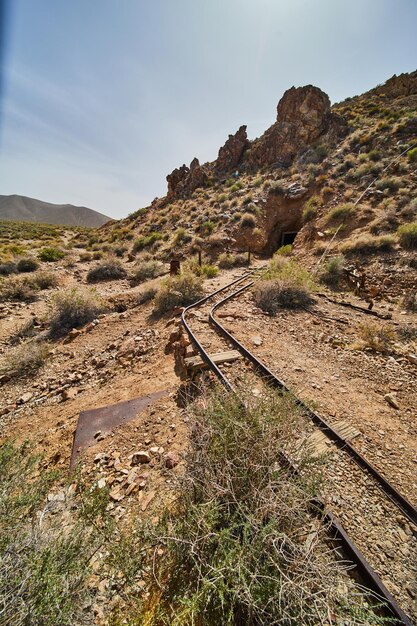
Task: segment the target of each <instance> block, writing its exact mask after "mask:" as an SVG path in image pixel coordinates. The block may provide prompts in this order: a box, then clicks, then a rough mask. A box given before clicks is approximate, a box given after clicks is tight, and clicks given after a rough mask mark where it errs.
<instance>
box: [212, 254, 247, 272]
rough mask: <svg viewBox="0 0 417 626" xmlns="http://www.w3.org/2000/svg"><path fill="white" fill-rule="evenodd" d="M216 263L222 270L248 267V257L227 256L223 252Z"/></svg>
mask: <svg viewBox="0 0 417 626" xmlns="http://www.w3.org/2000/svg"><path fill="white" fill-rule="evenodd" d="M217 262H218V264H219V267H221V268H222V269H230V268H232V267H242V266H245V265H248V257H247V255H246V254H229V253H227V252H223V253H222V254H220V256H219V258H218V261H217Z"/></svg>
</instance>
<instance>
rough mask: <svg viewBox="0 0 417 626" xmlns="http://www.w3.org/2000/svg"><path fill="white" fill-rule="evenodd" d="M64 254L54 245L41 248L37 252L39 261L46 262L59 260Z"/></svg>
mask: <svg viewBox="0 0 417 626" xmlns="http://www.w3.org/2000/svg"><path fill="white" fill-rule="evenodd" d="M64 256H65V252H64V251H63V250H61V249H60V248H55V247H51V248H42V250H39V252H38V258H39V259H40V260H41V261H46V262H48V263H51V262H54V261H60V260H61V259H63V258H64Z"/></svg>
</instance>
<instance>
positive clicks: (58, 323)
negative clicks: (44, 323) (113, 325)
mask: <svg viewBox="0 0 417 626" xmlns="http://www.w3.org/2000/svg"><path fill="white" fill-rule="evenodd" d="M104 310H105V306H104V303H103V302H102V300H101V299H100V298H99V296H98V295H97V293H96V292H95V291H93V290H91V289H89V290H87V289H85V290H79V289H75V288H74V289H69V290H67V291H61V292H59V293H57V294H56V295H55V297H54V301H53V308H52V311H51V314H50V318H49V327H50V333H51V336H53V337H59V336H61V335H65V334H66V333H67V332H68V331H70V330H71V329H72V328H79V327H80V326H84V324H88V322H91V321H92V320H93V319H95V318H96V317H97V315H99V314H100V313H102V312H103V311H104Z"/></svg>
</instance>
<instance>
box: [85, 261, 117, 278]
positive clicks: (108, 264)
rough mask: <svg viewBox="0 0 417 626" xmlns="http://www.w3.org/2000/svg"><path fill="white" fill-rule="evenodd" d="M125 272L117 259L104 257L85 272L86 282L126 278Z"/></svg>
mask: <svg viewBox="0 0 417 626" xmlns="http://www.w3.org/2000/svg"><path fill="white" fill-rule="evenodd" d="M126 276H127V272H126V270H125V268H124V267H123V266H122V264H121V263H120V261H118V260H117V259H106V260H104V261H103V262H102V263H100V265H96V267H92V268H91V270H89V271H88V273H87V282H88V283H98V282H102V281H106V280H121V279H122V278H126Z"/></svg>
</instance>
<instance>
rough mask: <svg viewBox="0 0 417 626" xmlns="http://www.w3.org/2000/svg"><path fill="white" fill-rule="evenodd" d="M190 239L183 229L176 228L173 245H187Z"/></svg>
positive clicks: (190, 236)
mask: <svg viewBox="0 0 417 626" xmlns="http://www.w3.org/2000/svg"><path fill="white" fill-rule="evenodd" d="M191 239H192V235H191V234H190V233H187V231H186V230H185V228H177V230H176V232H175V235H174V245H176V246H177V245H179V244H181V243H188V242H190V241H191Z"/></svg>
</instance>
